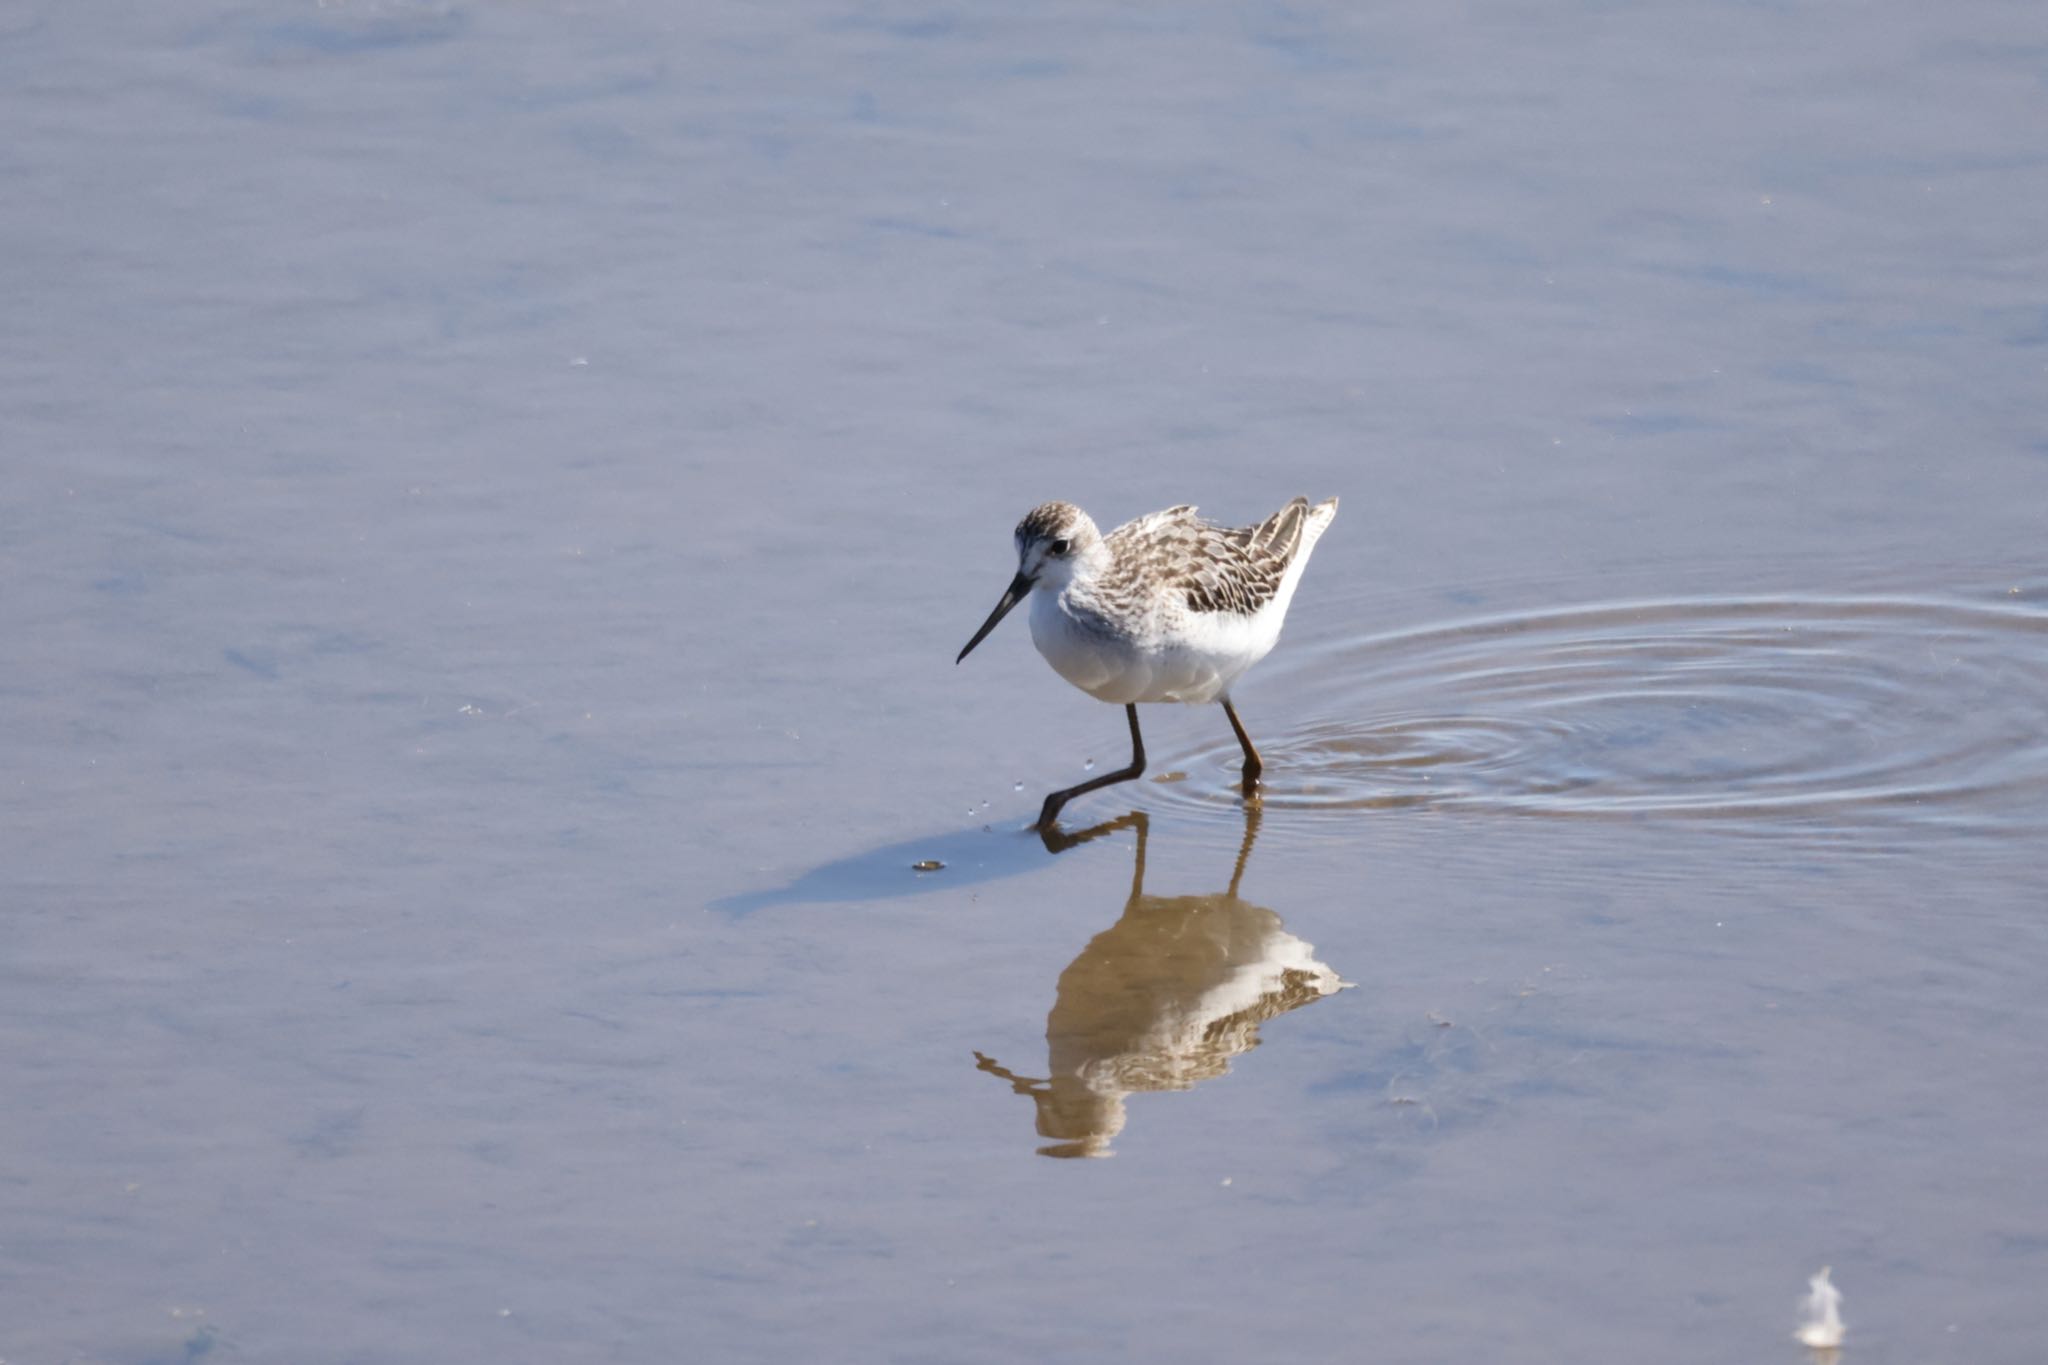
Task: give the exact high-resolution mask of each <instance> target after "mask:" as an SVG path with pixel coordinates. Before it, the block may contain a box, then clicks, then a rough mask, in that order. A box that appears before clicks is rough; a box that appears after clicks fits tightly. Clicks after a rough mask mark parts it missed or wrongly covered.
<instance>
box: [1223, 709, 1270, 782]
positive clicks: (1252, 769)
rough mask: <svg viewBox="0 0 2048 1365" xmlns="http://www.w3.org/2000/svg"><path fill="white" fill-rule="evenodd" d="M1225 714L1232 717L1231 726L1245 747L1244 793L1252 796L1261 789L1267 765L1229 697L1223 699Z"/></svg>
mask: <svg viewBox="0 0 2048 1365" xmlns="http://www.w3.org/2000/svg"><path fill="white" fill-rule="evenodd" d="M1223 714H1224V715H1226V716H1228V717H1230V728H1231V729H1233V730H1235V731H1237V742H1238V744H1239V745H1241V746H1242V747H1243V748H1244V794H1245V795H1246V796H1250V795H1251V794H1252V793H1253V792H1255V791H1257V790H1258V789H1259V774H1260V773H1262V772H1264V771H1265V770H1266V765H1265V764H1264V763H1262V762H1261V761H1260V760H1259V751H1258V750H1257V749H1254V748H1253V747H1252V737H1251V736H1250V735H1248V734H1246V733H1245V732H1244V722H1243V721H1241V720H1239V719H1238V718H1237V708H1236V707H1235V706H1232V705H1231V704H1230V698H1228V697H1225V698H1224V699H1223Z"/></svg>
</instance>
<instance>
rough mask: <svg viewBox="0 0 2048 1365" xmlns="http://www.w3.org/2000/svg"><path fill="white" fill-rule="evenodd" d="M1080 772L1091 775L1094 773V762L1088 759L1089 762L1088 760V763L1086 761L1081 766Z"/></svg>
mask: <svg viewBox="0 0 2048 1365" xmlns="http://www.w3.org/2000/svg"><path fill="white" fill-rule="evenodd" d="M1081 771H1082V772H1084V773H1092V772H1094V771H1095V760H1094V759H1092V758H1091V759H1089V760H1088V761H1087V762H1086V763H1083V764H1082V765H1081Z"/></svg>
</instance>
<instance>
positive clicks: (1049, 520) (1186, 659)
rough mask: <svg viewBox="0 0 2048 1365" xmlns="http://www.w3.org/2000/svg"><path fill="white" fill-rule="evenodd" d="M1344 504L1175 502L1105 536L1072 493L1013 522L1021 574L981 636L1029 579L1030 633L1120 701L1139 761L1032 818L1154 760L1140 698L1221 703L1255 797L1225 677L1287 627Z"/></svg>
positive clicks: (1050, 654) (978, 637)
mask: <svg viewBox="0 0 2048 1365" xmlns="http://www.w3.org/2000/svg"><path fill="white" fill-rule="evenodd" d="M1336 515H1337V500H1336V499H1335V498H1331V499H1329V500H1328V501H1327V502H1320V503H1317V504H1316V505H1315V506H1313V507H1311V506H1309V501H1308V499H1307V498H1296V499H1295V500H1294V501H1293V502H1290V503H1288V504H1287V505H1286V506H1285V507H1283V508H1281V509H1280V510H1279V511H1277V512H1275V513H1274V514H1273V515H1272V516H1270V517H1267V518H1266V519H1265V520H1264V521H1262V522H1260V523H1259V524H1258V525H1257V526H1244V527H1239V528H1236V529H1232V528H1229V527H1224V526H1215V525H1212V524H1210V523H1209V522H1206V521H1203V520H1202V519H1201V518H1200V517H1198V516H1196V515H1195V509H1194V508H1193V507H1169V508H1167V509H1166V510H1165V511H1164V512H1154V513H1152V514H1151V515H1149V516H1143V517H1138V518H1136V519H1135V520H1132V521H1128V522H1125V523H1124V524H1123V525H1122V526H1119V527H1117V528H1116V529H1115V530H1114V531H1111V532H1110V533H1109V534H1108V535H1106V536H1105V535H1103V534H1102V533H1101V532H1100V531H1097V530H1096V529H1095V523H1094V522H1093V521H1091V520H1090V519H1089V517H1088V514H1087V513H1086V512H1083V511H1082V510H1081V509H1080V508H1078V507H1076V506H1074V505H1073V504H1072V503H1066V502H1048V503H1046V504H1044V505H1043V506H1041V507H1035V508H1033V509H1032V510H1031V511H1030V512H1029V513H1028V514H1026V516H1025V518H1024V520H1022V521H1020V522H1018V523H1017V576H1016V577H1015V578H1013V579H1011V580H1010V586H1009V589H1008V590H1007V591H1005V592H1004V593H1003V598H1002V600H1001V601H1000V602H998V603H996V609H995V610H994V611H992V612H990V613H989V616H988V620H986V621H984V622H982V624H981V629H980V630H977V631H975V632H974V638H973V639H971V640H969V641H968V642H967V648H966V649H963V650H961V651H960V658H959V659H955V660H954V662H955V663H958V662H959V661H960V659H965V658H966V657H967V655H968V652H969V651H971V650H972V649H973V648H974V647H975V646H976V645H978V644H980V643H981V642H982V640H983V639H984V638H986V637H987V635H988V633H989V632H990V631H992V630H994V629H995V628H996V623H997V622H998V621H1000V620H1002V619H1003V617H1004V616H1005V615H1006V614H1008V612H1009V610H1010V609H1011V608H1012V607H1014V606H1016V605H1017V604H1018V603H1019V602H1021V601H1023V600H1024V598H1025V597H1026V596H1027V595H1030V594H1031V592H1032V590H1033V589H1034V588H1035V589H1037V595H1036V596H1035V597H1032V600H1031V640H1032V643H1034V644H1036V645H1037V646H1038V652H1039V653H1040V654H1043V655H1044V656H1045V661H1046V662H1047V663H1049V664H1051V665H1052V666H1053V670H1054V671H1055V672H1057V673H1058V674H1059V675H1060V676H1061V677H1062V678H1065V679H1066V680H1067V681H1068V682H1070V683H1072V684H1073V685H1074V686H1076V687H1078V688H1080V689H1081V690H1082V691H1083V692H1086V693H1087V694H1088V695H1089V696H1091V697H1095V698H1097V699H1099V700H1102V701H1107V702H1117V703H1119V704H1121V705H1122V706H1123V708H1124V713H1125V715H1126V716H1127V717H1128V718H1129V720H1130V723H1131V766H1130V767H1128V768H1119V769H1118V770H1117V771H1115V772H1113V773H1104V774H1103V775H1102V776H1101V777H1097V778H1094V779H1092V780H1090V781H1087V782H1083V783H1082V784H1081V785H1079V786H1078V787H1068V788H1067V789H1066V790H1065V791H1056V792H1054V793H1053V794H1052V795H1050V796H1048V797H1046V798H1045V806H1044V808H1043V809H1041V810H1040V811H1039V812H1038V824H1037V826H1036V827H1037V828H1039V829H1047V828H1050V827H1051V825H1052V822H1053V821H1054V820H1055V819H1056V818H1058V816H1059V813H1060V807H1062V806H1064V805H1066V804H1067V802H1069V801H1071V800H1073V799H1074V798H1075V797H1077V796H1079V795H1081V794H1082V793H1083V792H1092V791H1094V790H1095V789H1097V788H1098V787H1107V786H1110V785H1111V784H1112V783H1117V782H1128V781H1130V780H1131V779H1132V778H1134V777H1137V776H1139V775H1140V774H1142V773H1143V772H1144V771H1145V741H1144V738H1143V737H1142V736H1141V735H1140V734H1139V733H1138V703H1139V702H1157V701H1177V702H1188V703H1195V702H1208V701H1220V702H1222V703H1223V714H1224V715H1226V716H1228V717H1229V718H1230V728H1231V729H1232V730H1234V731H1235V732H1236V733H1237V742H1238V744H1239V745H1241V746H1242V747H1243V749H1244V781H1243V789H1244V794H1245V795H1246V796H1250V795H1251V794H1252V793H1253V792H1254V791H1255V790H1256V789H1257V788H1258V785H1259V773H1260V771H1261V770H1262V769H1263V768H1264V766H1265V765H1264V764H1263V763H1261V762H1260V761H1259V751H1258V750H1257V749H1255V748H1253V747H1252V741H1251V736H1249V735H1247V734H1246V733H1245V731H1244V723H1243V722H1242V721H1240V720H1238V718H1237V708H1235V707H1234V706H1232V705H1231V704H1230V686H1231V684H1232V683H1234V682H1236V681H1237V680H1238V678H1239V677H1240V676H1242V675H1243V673H1244V671H1245V670H1246V669H1248V668H1250V667H1251V666H1252V665H1253V664H1255V663H1257V662H1258V661H1259V660H1261V659H1263V658H1265V657H1266V654H1267V652H1268V651H1269V650H1271V649H1272V648H1273V645H1274V643H1275V642H1276V641H1278V640H1279V638H1280V625H1281V623H1282V622H1283V621H1285V620H1286V619H1287V604H1288V602H1289V601H1291V600H1292V599H1293V597H1294V588H1295V585H1296V584H1298V583H1299V582H1301V571H1302V570H1303V569H1305V568H1307V567H1308V557H1309V552H1310V551H1311V550H1313V549H1314V548H1315V544H1316V540H1317V539H1318V538H1319V537H1320V536H1321V535H1322V534H1323V531H1324V530H1325V529H1326V528H1327V527H1328V526H1329V524H1330V521H1331V519H1332V518H1333V517H1335V516H1336Z"/></svg>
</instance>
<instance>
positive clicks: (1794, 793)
mask: <svg viewBox="0 0 2048 1365" xmlns="http://www.w3.org/2000/svg"><path fill="white" fill-rule="evenodd" d="M1283 657H1284V656H1276V657H1275V658H1274V659H1272V660H1269V661H1268V663H1267V665H1266V667H1267V669H1268V670H1269V671H1270V672H1271V673H1274V674H1284V673H1288V672H1292V673H1294V674H1296V675H1306V674H1312V675H1313V678H1312V680H1310V679H1309V678H1306V677H1297V680H1296V685H1295V686H1294V687H1292V688H1290V689H1289V690H1290V691H1291V692H1293V693H1294V694H1296V695H1299V696H1305V697H1310V698H1313V699H1314V705H1315V706H1316V714H1313V715H1311V716H1310V718H1308V719H1307V721H1306V722H1305V723H1303V724H1300V725H1298V726H1296V728H1294V729H1293V730H1292V731H1290V732H1287V733H1272V734H1261V735H1260V748H1261V752H1262V753H1263V754H1264V755H1265V759H1266V776H1267V781H1268V784H1269V785H1268V789H1267V792H1266V794H1265V796H1264V798H1263V799H1264V801H1265V803H1266V805H1267V806H1268V807H1269V808H1270V807H1280V808H1287V807H1293V808H1306V809H1313V810H1324V811H1339V812H1341V811H1360V810H1370V809H1385V808H1389V807H1401V806H1428V807H1434V808H1440V809H1457V810H1474V811H1496V812H1504V813H1523V814H1535V815H1552V816H1577V817H1607V818H1639V817H1664V818H1680V819H1701V820H1706V819H1713V820H1722V821H1735V822H1743V821H1747V822H1750V823H1751V824H1753V825H1754V826H1756V827H1759V828H1761V827H1766V826H1774V825H1779V824H1784V823H1788V822H1797V824H1798V825H1799V827H1800V828H1802V829H1806V830H1812V829H1813V828H1814V827H1815V826H1817V825H1820V826H1834V827H1838V828H1842V829H1849V828H1853V827H1858V826H1867V825H1871V824H1874V823H1882V822H1888V821H1898V820H1906V821H1914V822H1926V823H1939V824H1944V825H1949V826H1954V827H1959V828H1971V829H1984V830H2011V831H2021V830H2032V829H2038V828H2040V827H2042V826H2044V825H2048V615H2044V614H2043V613H2041V612H2038V611H2030V610H2026V609H2022V608H2018V607H2011V608H2008V607H1998V606H1981V605H1970V604H1965V603H1949V602H1937V601H1923V600H1914V599H1904V598H1841V599H1790V598H1765V599H1750V600H1692V601H1671V602H1645V603H1629V604H1621V605H1613V606H1598V607H1585V608H1576V609H1570V610H1562V611H1552V612H1538V613H1531V614H1526V615H1516V616H1497V617H1490V618H1485V619H1481V620H1475V621H1468V622H1463V623H1459V624H1454V625H1448V626H1439V627H1431V628H1427V629H1421V630H1407V631H1398V632H1394V633H1391V634H1387V635H1379V636H1373V637H1368V638H1365V639H1360V640H1355V641H1349V642H1343V643H1340V644H1336V645H1333V646H1329V647H1327V648H1325V649H1323V650H1321V651H1320V652H1309V653H1307V654H1305V655H1303V656H1300V657H1295V658H1292V659H1288V660H1287V661H1286V662H1284V663H1283ZM1237 760H1238V753H1237V746H1236V744H1235V742H1234V741H1231V740H1230V739H1229V737H1228V734H1227V732H1226V734H1225V736H1224V740H1223V742H1222V743H1220V744H1216V745H1212V746H1211V747H1209V748H1207V749H1203V750H1200V751H1197V752H1195V753H1193V754H1190V755H1188V756H1186V757H1185V758H1179V757H1176V759H1175V761H1174V762H1173V764H1172V765H1171V766H1174V767H1178V768H1185V769H1188V770H1189V771H1190V773H1191V774H1192V775H1193V778H1194V780H1191V781H1188V782H1184V783H1178V784H1175V785H1173V786H1171V787H1163V788H1159V789H1157V795H1158V799H1160V800H1162V801H1168V802H1174V801H1181V802H1188V801H1192V802H1198V803H1223V802H1227V801H1231V800H1233V799H1234V797H1233V795H1232V781H1231V779H1232V774H1233V773H1234V771H1235V769H1236V765H1237Z"/></svg>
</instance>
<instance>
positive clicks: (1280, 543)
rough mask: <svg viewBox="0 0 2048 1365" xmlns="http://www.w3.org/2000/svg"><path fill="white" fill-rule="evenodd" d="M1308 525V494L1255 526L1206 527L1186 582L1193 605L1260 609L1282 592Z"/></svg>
mask: <svg viewBox="0 0 2048 1365" xmlns="http://www.w3.org/2000/svg"><path fill="white" fill-rule="evenodd" d="M1307 524H1308V499H1307V498H1296V499H1295V500H1294V501H1293V502H1290V503H1288V504H1287V505H1286V506H1285V507H1283V508H1281V509H1280V510H1279V511H1277V512H1275V513H1274V514H1273V515H1272V516H1270V517H1267V518H1266V519H1265V520H1264V521H1262V522H1260V523H1259V524H1258V525H1257V526H1246V527H1242V528H1240V529H1238V530H1228V531H1227V530H1222V529H1220V528H1215V527H1210V528H1205V529H1207V530H1208V532H1209V533H1208V534H1207V535H1204V536H1202V537H1200V543H1199V544H1198V545H1197V546H1196V547H1195V548H1196V550H1197V553H1196V554H1195V555H1194V556H1193V557H1192V559H1193V562H1194V563H1195V565H1196V566H1197V567H1196V568H1195V569H1194V570H1193V572H1191V573H1190V574H1189V575H1188V576H1187V581H1186V586H1185V590H1186V593H1187V602H1188V608H1189V610H1191V611H1228V612H1235V613H1236V614H1238V615H1240V616H1250V615H1253V614H1254V613H1256V612H1257V611H1258V610H1259V608H1261V607H1263V606H1265V605H1266V603H1268V602H1270V601H1272V600H1273V597H1274V594H1276V593H1278V592H1279V591H1280V582H1281V580H1282V579H1284V578H1286V576H1287V566H1288V565H1289V564H1290V563H1292V562H1293V561H1294V554H1295V551H1296V550H1298V549H1300V548H1301V529H1302V527H1303V526H1305V525H1307Z"/></svg>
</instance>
